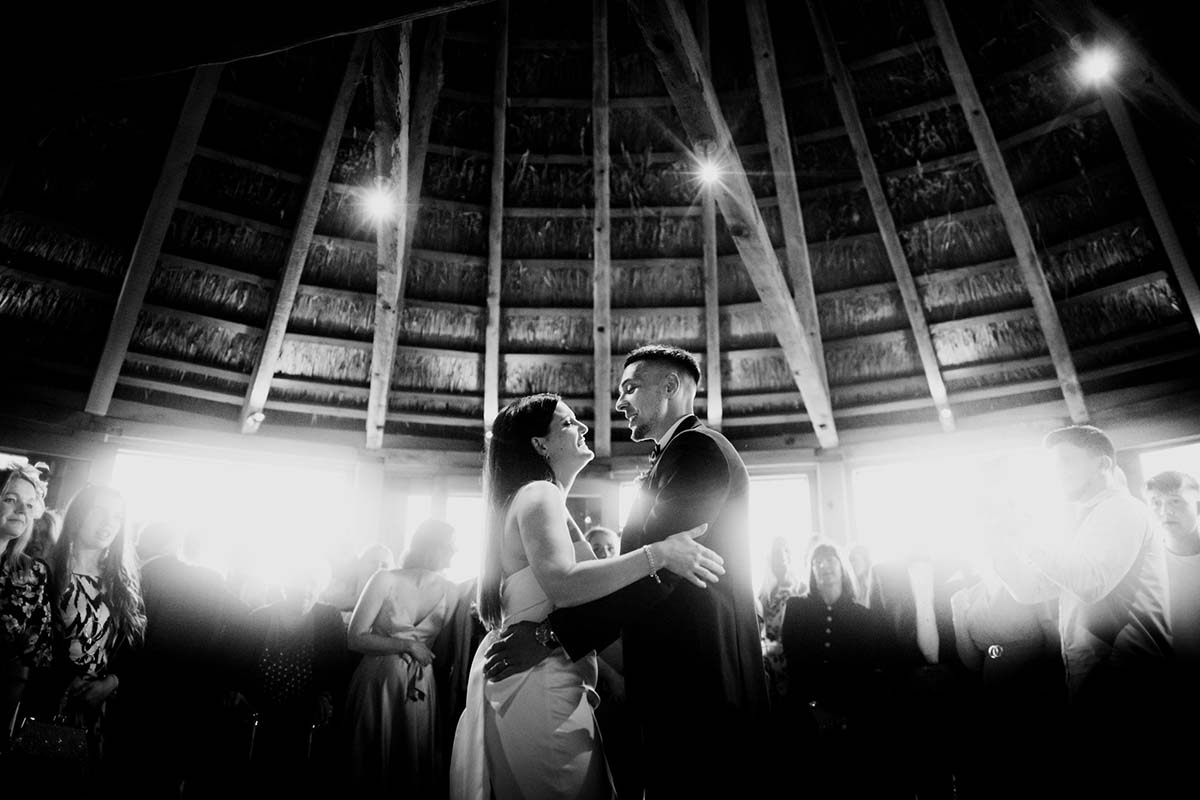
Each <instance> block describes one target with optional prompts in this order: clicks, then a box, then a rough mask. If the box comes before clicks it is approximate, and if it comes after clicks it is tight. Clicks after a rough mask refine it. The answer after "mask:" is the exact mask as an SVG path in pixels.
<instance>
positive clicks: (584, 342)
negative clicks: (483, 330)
mask: <svg viewBox="0 0 1200 800" xmlns="http://www.w3.org/2000/svg"><path fill="white" fill-rule="evenodd" d="M614 322H615V321H614ZM614 327H615V325H614ZM500 348H501V349H502V350H504V351H512V352H517V353H554V352H556V351H557V352H564V353H590V352H591V351H592V312H591V311H590V310H589V309H579V310H578V311H574V310H567V309H543V310H541V311H538V312H536V313H528V312H524V311H519V310H515V309H514V310H511V311H501V313H500Z"/></svg>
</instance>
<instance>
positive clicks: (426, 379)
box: [392, 348, 483, 392]
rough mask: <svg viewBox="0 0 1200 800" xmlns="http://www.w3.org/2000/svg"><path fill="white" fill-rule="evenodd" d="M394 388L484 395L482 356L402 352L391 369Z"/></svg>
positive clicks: (400, 351) (474, 354)
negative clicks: (481, 393)
mask: <svg viewBox="0 0 1200 800" xmlns="http://www.w3.org/2000/svg"><path fill="white" fill-rule="evenodd" d="M392 388H394V389H424V390H427V391H435V392H482V391H483V356H482V355H479V354H478V353H457V354H454V355H450V354H440V353H439V354H433V353H426V352H423V351H419V350H409V349H407V348H400V349H398V350H397V351H396V364H395V366H394V367H393V368H392Z"/></svg>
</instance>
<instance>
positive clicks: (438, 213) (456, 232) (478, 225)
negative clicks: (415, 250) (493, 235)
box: [413, 203, 508, 255]
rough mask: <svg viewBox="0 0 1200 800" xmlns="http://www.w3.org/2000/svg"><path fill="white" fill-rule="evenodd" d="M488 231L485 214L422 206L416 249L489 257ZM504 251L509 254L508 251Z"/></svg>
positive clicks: (462, 209) (418, 220) (461, 209)
mask: <svg viewBox="0 0 1200 800" xmlns="http://www.w3.org/2000/svg"><path fill="white" fill-rule="evenodd" d="M507 227H508V226H507V225H505V228H506V229H507ZM487 229H488V221H487V213H486V212H485V211H481V210H477V209H474V208H454V207H448V206H442V205H437V204H434V203H422V204H421V209H420V211H419V212H418V213H417V229H416V232H415V233H414V235H413V247H420V248H422V249H425V250H442V251H444V252H448V253H470V254H477V255H483V254H485V253H487ZM505 232H506V233H507V230H506V231H505ZM504 250H505V253H507V252H508V248H507V247H505V248H504Z"/></svg>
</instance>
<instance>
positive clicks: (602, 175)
mask: <svg viewBox="0 0 1200 800" xmlns="http://www.w3.org/2000/svg"><path fill="white" fill-rule="evenodd" d="M608 129H609V114H608V0H592V181H593V184H592V185H593V191H594V195H595V212H594V213H595V218H594V224H593V226H592V234H593V235H592V258H593V265H594V266H593V271H592V352H593V354H594V356H595V366H594V369H593V376H594V377H593V379H592V380H593V390H592V394H593V403H594V404H595V405H594V408H595V412H594V413H593V417H594V419H593V422H594V424H595V430H594V431H593V438H592V442H593V446H594V447H595V450H596V455H597V456H599V457H601V458H607V457H608V456H610V455H612V411H611V409H610V406H611V405H612V236H611V234H612V225H611V219H610V215H609V201H610V197H609V193H610V189H609V182H608V179H609V173H610V171H611V169H612V156H611V155H610V154H609V151H608V145H609V142H608Z"/></svg>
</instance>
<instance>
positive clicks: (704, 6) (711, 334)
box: [696, 0, 725, 430]
mask: <svg viewBox="0 0 1200 800" xmlns="http://www.w3.org/2000/svg"><path fill="white" fill-rule="evenodd" d="M709 21H710V17H709V10H708V0H698V2H697V3H696V38H697V39H698V40H699V44H700V52H701V56H702V57H703V58H704V69H705V70H707V71H708V73H709V74H710V75H711V74H712V39H711V36H710V32H709V27H710V26H709ZM702 197H703V205H702V207H701V213H702V215H703V216H702V218H701V224H702V226H703V232H704V263H703V265H702V266H701V269H702V270H703V273H702V275H701V285H702V286H703V287H704V356H705V357H704V371H705V375H704V378H705V386H706V389H705V399H706V400H707V403H706V406H705V409H706V417H707V422H708V426H709V427H710V428H715V429H716V430H720V429H721V425H722V424H723V422H724V420H725V409H724V405H723V403H722V399H721V272H720V266H719V262H718V261H717V199H716V196H715V195H714V194H713V192H712V190H710V189H709V188H707V187H706V188H705V189H704V191H703V193H702Z"/></svg>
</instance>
